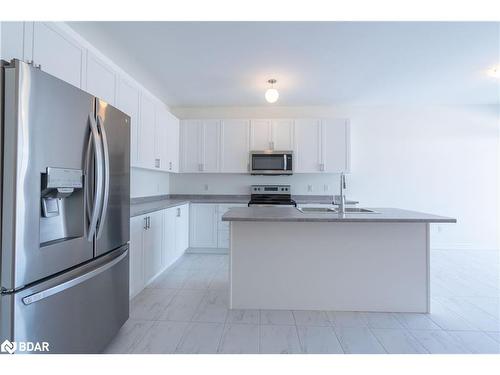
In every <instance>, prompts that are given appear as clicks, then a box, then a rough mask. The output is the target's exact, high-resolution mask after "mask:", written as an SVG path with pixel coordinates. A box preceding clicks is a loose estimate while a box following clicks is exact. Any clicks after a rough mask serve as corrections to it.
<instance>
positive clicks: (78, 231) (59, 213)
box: [40, 167, 85, 247]
mask: <svg viewBox="0 0 500 375" xmlns="http://www.w3.org/2000/svg"><path fill="white" fill-rule="evenodd" d="M40 199H41V209H40V246H41V247H43V246H46V245H49V244H52V243H54V241H64V240H68V239H72V238H76V237H81V236H83V235H84V208H85V206H84V203H85V202H84V194H83V172H82V170H81V169H69V168H55V167H47V169H46V172H45V173H42V176H41V192H40Z"/></svg>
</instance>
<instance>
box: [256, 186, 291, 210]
mask: <svg viewBox="0 0 500 375" xmlns="http://www.w3.org/2000/svg"><path fill="white" fill-rule="evenodd" d="M251 192H252V193H251V195H250V202H248V207H250V206H294V207H297V203H295V201H294V200H293V199H292V194H291V188H290V185H252V189H251Z"/></svg>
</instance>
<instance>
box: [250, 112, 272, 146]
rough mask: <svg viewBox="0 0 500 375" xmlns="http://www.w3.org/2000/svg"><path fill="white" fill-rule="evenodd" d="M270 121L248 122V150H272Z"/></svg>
mask: <svg viewBox="0 0 500 375" xmlns="http://www.w3.org/2000/svg"><path fill="white" fill-rule="evenodd" d="M271 137H272V135H271V120H260V119H259V120H251V121H250V150H252V151H262V150H272V149H273V145H272V138H271Z"/></svg>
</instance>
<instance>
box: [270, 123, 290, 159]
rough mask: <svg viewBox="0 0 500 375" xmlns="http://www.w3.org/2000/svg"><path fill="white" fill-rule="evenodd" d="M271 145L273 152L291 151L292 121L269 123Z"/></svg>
mask: <svg viewBox="0 0 500 375" xmlns="http://www.w3.org/2000/svg"><path fill="white" fill-rule="evenodd" d="M271 142H272V143H271V144H272V146H273V150H279V151H291V150H293V147H294V145H293V143H294V121H293V120H272V122H271Z"/></svg>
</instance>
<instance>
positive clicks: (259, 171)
mask: <svg viewBox="0 0 500 375" xmlns="http://www.w3.org/2000/svg"><path fill="white" fill-rule="evenodd" d="M250 173H251V174H253V175H287V174H293V151H250Z"/></svg>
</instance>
